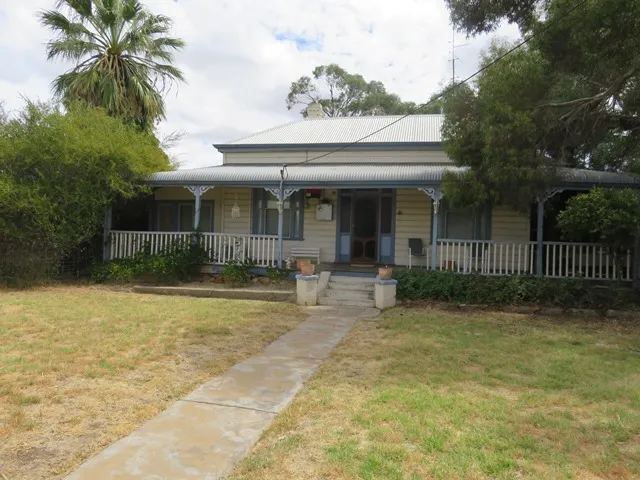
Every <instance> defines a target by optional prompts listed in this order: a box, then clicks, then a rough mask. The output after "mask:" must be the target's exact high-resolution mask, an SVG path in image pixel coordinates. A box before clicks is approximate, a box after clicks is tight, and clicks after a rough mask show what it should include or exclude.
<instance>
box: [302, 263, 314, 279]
mask: <svg viewBox="0 0 640 480" xmlns="http://www.w3.org/2000/svg"><path fill="white" fill-rule="evenodd" d="M300 273H302V275H304V276H305V277H310V276H311V275H313V274H314V273H316V266H315V265H314V264H313V263H311V262H310V261H309V260H306V262H305V263H303V264H302V265H301V267H300Z"/></svg>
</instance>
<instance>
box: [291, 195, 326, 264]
mask: <svg viewBox="0 0 640 480" xmlns="http://www.w3.org/2000/svg"><path fill="white" fill-rule="evenodd" d="M324 195H325V198H329V199H331V200H332V201H333V220H330V221H329V220H316V206H317V205H318V199H310V200H309V201H308V203H307V205H306V207H305V209H304V232H303V234H304V240H302V241H296V240H286V241H285V242H284V247H283V250H284V258H287V257H289V256H290V255H291V248H292V247H313V248H320V261H321V262H325V263H333V262H335V260H336V218H337V213H338V212H337V208H336V207H337V204H338V202H337V198H338V197H337V192H336V191H335V190H325V192H324Z"/></svg>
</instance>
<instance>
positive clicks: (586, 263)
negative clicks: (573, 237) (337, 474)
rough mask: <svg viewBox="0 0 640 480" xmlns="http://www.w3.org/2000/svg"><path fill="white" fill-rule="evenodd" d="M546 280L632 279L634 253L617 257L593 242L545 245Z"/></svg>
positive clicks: (550, 243) (545, 243) (548, 243)
mask: <svg viewBox="0 0 640 480" xmlns="http://www.w3.org/2000/svg"><path fill="white" fill-rule="evenodd" d="M544 250H545V251H544V261H543V262H544V271H545V275H546V276H547V277H556V278H566V277H582V278H586V279H590V280H626V281H630V280H631V279H632V275H631V252H627V253H626V255H624V256H623V258H615V257H614V256H613V255H611V254H610V253H609V252H607V249H606V248H605V247H603V246H602V245H596V244H593V243H567V242H544Z"/></svg>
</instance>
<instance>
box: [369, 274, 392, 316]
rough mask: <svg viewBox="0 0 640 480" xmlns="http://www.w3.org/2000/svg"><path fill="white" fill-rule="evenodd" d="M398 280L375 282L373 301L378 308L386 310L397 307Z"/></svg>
mask: <svg viewBox="0 0 640 480" xmlns="http://www.w3.org/2000/svg"><path fill="white" fill-rule="evenodd" d="M397 284H398V281H397V280H380V279H377V278H376V279H375V280H374V290H373V299H374V301H375V305H376V308H378V309H380V310H386V309H387V308H393V307H395V306H396V285H397Z"/></svg>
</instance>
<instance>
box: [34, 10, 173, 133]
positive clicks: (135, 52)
mask: <svg viewBox="0 0 640 480" xmlns="http://www.w3.org/2000/svg"><path fill="white" fill-rule="evenodd" d="M40 19H41V22H42V24H43V25H44V26H46V27H47V28H49V29H50V30H52V31H53V33H54V38H53V39H52V40H51V41H49V42H48V43H47V56H48V59H49V60H52V59H61V60H64V61H67V62H72V63H74V64H75V66H74V67H73V68H71V69H70V70H69V71H67V72H65V73H63V74H62V75H60V76H58V77H57V78H56V79H55V80H54V82H53V90H54V93H55V94H56V95H57V96H58V97H59V98H60V99H62V100H63V101H64V102H65V103H68V102H73V101H77V100H81V101H84V102H86V103H88V104H89V105H92V106H97V107H102V108H104V109H105V110H106V111H107V112H108V113H109V114H110V115H112V116H115V117H119V118H121V119H123V120H124V121H125V122H131V123H134V124H136V125H138V126H139V127H140V128H142V129H144V130H147V131H150V130H152V129H153V126H154V125H155V123H156V122H157V121H158V120H160V119H162V118H164V116H165V103H164V100H163V94H164V93H166V92H167V91H168V90H169V89H170V88H171V87H172V86H174V85H175V84H177V83H179V82H183V81H184V76H183V74H182V72H181V71H180V70H179V69H178V68H176V67H175V66H174V65H173V61H174V53H175V52H176V51H179V50H181V49H182V48H184V45H185V44H184V42H183V41H182V40H181V39H179V38H175V37H172V36H171V27H172V21H171V19H170V18H169V17H166V16H164V15H155V14H153V13H151V12H150V11H149V10H148V9H147V8H146V7H145V6H144V5H143V4H142V3H140V2H139V1H138V0H59V1H58V2H57V4H56V9H54V10H48V11H43V12H41V13H40Z"/></svg>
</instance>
